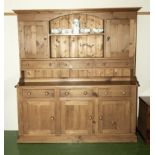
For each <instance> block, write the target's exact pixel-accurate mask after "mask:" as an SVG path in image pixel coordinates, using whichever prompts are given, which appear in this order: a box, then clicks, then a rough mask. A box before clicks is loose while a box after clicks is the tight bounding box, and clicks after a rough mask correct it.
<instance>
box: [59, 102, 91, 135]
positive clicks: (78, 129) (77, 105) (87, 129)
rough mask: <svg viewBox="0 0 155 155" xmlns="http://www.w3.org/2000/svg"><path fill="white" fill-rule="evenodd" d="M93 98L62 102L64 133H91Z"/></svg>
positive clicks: (62, 129) (62, 128) (62, 126)
mask: <svg viewBox="0 0 155 155" xmlns="http://www.w3.org/2000/svg"><path fill="white" fill-rule="evenodd" d="M92 104H93V102H92V101H91V100H63V101H62V102H61V131H62V133H63V134H80V135H81V134H90V133H91V131H92V119H93V115H92V106H93V105H92Z"/></svg>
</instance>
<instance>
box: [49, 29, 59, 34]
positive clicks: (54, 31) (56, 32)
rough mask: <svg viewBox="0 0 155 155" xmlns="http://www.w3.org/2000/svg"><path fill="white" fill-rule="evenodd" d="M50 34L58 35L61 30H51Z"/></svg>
mask: <svg viewBox="0 0 155 155" xmlns="http://www.w3.org/2000/svg"><path fill="white" fill-rule="evenodd" d="M51 33H54V34H59V33H61V29H60V28H58V29H51Z"/></svg>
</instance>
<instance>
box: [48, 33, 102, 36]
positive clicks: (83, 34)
mask: <svg viewBox="0 0 155 155" xmlns="http://www.w3.org/2000/svg"><path fill="white" fill-rule="evenodd" d="M90 35H95V36H96V35H104V33H79V34H49V36H90Z"/></svg>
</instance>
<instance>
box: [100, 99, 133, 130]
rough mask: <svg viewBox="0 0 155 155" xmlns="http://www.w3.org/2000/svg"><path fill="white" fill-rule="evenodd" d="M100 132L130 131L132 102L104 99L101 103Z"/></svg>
mask: <svg viewBox="0 0 155 155" xmlns="http://www.w3.org/2000/svg"><path fill="white" fill-rule="evenodd" d="M99 132H100V133H129V132H130V102H129V101H103V100H101V101H100V103H99Z"/></svg>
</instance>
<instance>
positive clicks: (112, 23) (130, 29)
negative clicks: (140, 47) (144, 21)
mask: <svg viewBox="0 0 155 155" xmlns="http://www.w3.org/2000/svg"><path fill="white" fill-rule="evenodd" d="M135 31H136V24H135V20H129V19H116V20H107V21H106V41H105V42H106V52H105V57H115V58H128V57H133V56H134V53H135Z"/></svg>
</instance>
